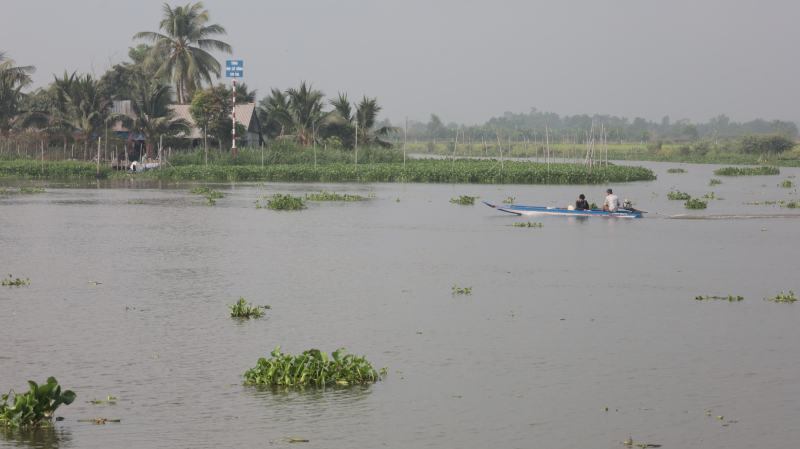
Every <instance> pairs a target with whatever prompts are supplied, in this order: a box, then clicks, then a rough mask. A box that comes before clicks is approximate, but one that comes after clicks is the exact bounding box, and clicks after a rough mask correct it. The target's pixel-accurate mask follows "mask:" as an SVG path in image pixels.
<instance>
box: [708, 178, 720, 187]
mask: <svg viewBox="0 0 800 449" xmlns="http://www.w3.org/2000/svg"><path fill="white" fill-rule="evenodd" d="M717 184H722V180H721V179H709V180H708V185H709V186H715V185H717Z"/></svg>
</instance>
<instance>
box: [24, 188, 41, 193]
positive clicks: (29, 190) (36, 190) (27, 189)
mask: <svg viewBox="0 0 800 449" xmlns="http://www.w3.org/2000/svg"><path fill="white" fill-rule="evenodd" d="M18 191H19V193H44V187H20V188H19V189H18Z"/></svg>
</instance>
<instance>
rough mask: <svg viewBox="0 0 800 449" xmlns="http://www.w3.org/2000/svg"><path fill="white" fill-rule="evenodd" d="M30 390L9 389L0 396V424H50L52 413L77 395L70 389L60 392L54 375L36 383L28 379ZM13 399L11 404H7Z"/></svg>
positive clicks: (16, 426) (36, 425)
mask: <svg viewBox="0 0 800 449" xmlns="http://www.w3.org/2000/svg"><path fill="white" fill-rule="evenodd" d="M28 385H29V386H30V390H29V391H28V392H27V393H24V394H16V393H14V390H11V391H10V392H8V393H7V394H4V395H3V396H2V397H0V401H2V402H0V424H2V425H3V426H5V427H10V428H37V427H47V426H51V425H52V422H51V421H52V419H53V414H54V413H55V411H56V409H58V407H59V406H60V405H61V404H64V405H69V404H72V402H73V401H74V400H75V397H76V396H77V395H76V394H75V393H73V392H72V391H71V390H67V391H64V392H63V393H62V392H61V385H59V384H58V381H57V380H56V378H55V377H50V378H49V379H47V382H45V383H43V384H41V385H37V384H36V382H34V381H32V380H29V381H28ZM9 400H13V405H11V404H9Z"/></svg>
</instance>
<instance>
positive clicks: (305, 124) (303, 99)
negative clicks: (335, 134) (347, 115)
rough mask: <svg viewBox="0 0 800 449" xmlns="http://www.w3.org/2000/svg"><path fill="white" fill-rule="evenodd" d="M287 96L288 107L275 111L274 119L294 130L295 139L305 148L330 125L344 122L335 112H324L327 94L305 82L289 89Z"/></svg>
mask: <svg viewBox="0 0 800 449" xmlns="http://www.w3.org/2000/svg"><path fill="white" fill-rule="evenodd" d="M286 96H287V97H288V98H289V104H288V107H285V108H280V109H275V110H274V111H273V114H274V117H275V119H276V120H278V121H279V122H281V123H282V124H284V126H286V127H289V126H291V127H292V128H294V132H295V134H294V135H295V139H296V140H297V142H299V143H301V144H302V145H304V146H307V145H311V143H312V142H313V141H314V138H315V137H316V135H318V134H319V132H320V131H321V130H322V129H324V128H325V127H326V126H328V125H329V124H331V123H336V122H340V121H343V119H342V118H341V117H340V116H339V114H335V113H334V112H333V111H328V112H323V111H322V99H323V98H324V97H325V94H324V93H323V92H322V91H320V90H314V89H313V88H312V87H311V86H307V85H306V82H305V81H303V82H301V83H300V87H299V88H298V89H294V88H290V89H288V90H287V91H286Z"/></svg>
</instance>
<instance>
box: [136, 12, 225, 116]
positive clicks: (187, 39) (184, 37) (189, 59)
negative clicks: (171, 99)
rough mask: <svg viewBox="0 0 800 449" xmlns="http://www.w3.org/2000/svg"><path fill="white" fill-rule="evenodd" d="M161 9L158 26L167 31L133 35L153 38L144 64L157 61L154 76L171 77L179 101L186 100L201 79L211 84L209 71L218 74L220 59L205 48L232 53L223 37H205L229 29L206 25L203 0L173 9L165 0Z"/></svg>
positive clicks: (206, 15)
mask: <svg viewBox="0 0 800 449" xmlns="http://www.w3.org/2000/svg"><path fill="white" fill-rule="evenodd" d="M161 10H162V11H163V12H164V15H163V19H161V23H159V25H158V29H159V30H164V32H165V33H166V34H161V33H156V32H151V31H142V32H139V33H136V35H135V36H133V38H134V39H147V40H150V41H152V42H154V45H153V50H152V51H150V54H149V55H148V56H147V58H145V67H147V66H151V65H157V66H158V70H157V71H156V74H155V76H156V77H157V78H163V79H169V78H170V77H171V78H172V82H173V83H175V90H176V91H177V92H178V102H179V103H185V101H186V100H187V97H188V96H189V95H191V93H192V92H194V91H195V90H196V89H198V88H199V87H200V83H201V82H203V81H205V82H206V83H209V84H211V82H212V81H211V74H214V75H216V76H217V79H219V77H220V73H221V70H222V69H221V66H220V64H219V61H217V60H216V59H215V58H214V57H213V56H211V54H210V53H208V50H210V51H222V52H225V53H233V48H232V47H231V46H230V45H228V44H226V43H224V42H222V41H218V40H215V39H208V37H210V36H215V35H225V34H228V33H227V31H225V28H223V27H222V26H220V25H218V24H213V25H206V23H208V21H209V20H210V18H211V14H210V13H209V12H208V10H204V9H203V4H202V3H200V2H198V3H195V4H194V5H192V4H191V3H187V4H186V6H176V7H175V8H174V9H173V8H171V7H170V6H169V5H168V4H166V3H164V6H163V7H162V8H161Z"/></svg>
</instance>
